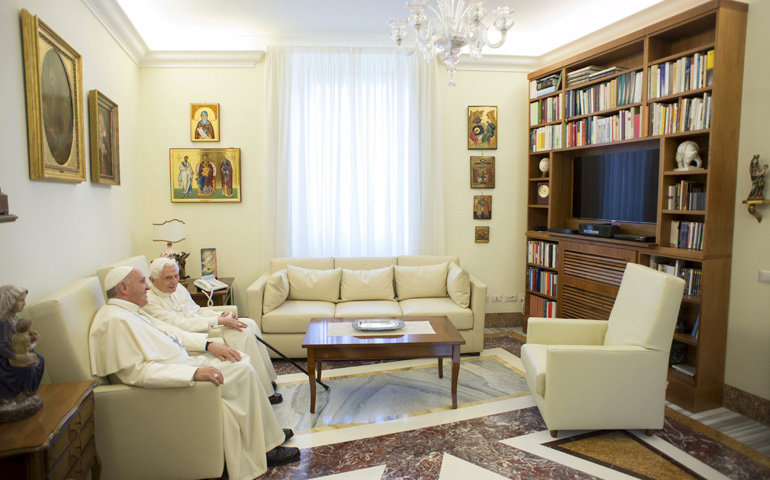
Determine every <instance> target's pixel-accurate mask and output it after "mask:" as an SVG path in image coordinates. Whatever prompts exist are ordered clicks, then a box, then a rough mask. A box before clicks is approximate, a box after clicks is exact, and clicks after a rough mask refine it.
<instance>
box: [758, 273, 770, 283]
mask: <svg viewBox="0 0 770 480" xmlns="http://www.w3.org/2000/svg"><path fill="white" fill-rule="evenodd" d="M759 283H770V270H760V271H759Z"/></svg>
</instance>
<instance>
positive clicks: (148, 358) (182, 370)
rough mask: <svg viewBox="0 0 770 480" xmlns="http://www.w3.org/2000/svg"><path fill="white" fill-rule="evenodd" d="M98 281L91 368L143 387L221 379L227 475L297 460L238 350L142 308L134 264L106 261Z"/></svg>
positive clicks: (143, 296) (287, 433)
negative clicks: (100, 293) (100, 298)
mask: <svg viewBox="0 0 770 480" xmlns="http://www.w3.org/2000/svg"><path fill="white" fill-rule="evenodd" d="M104 288H105V290H106V293H107V297H108V299H109V300H108V303H107V305H104V306H103V307H102V308H100V309H99V311H98V312H97V314H96V317H95V318H94V321H93V323H92V324H91V331H90V333H89V339H88V345H89V350H90V356H91V371H92V373H93V374H94V375H98V376H107V375H111V374H114V375H115V376H117V378H118V379H119V380H120V381H121V382H123V383H125V384H128V385H134V386H138V387H146V388H168V387H189V386H192V385H193V384H194V383H195V382H211V383H213V384H214V385H216V386H218V387H221V388H222V403H223V405H222V406H223V408H222V412H223V420H224V421H223V423H224V432H223V439H224V450H225V451H224V454H225V463H226V465H227V472H228V476H229V478H231V479H253V478H255V477H258V476H260V475H262V474H263V473H265V472H266V471H267V467H268V466H274V465H284V464H286V463H291V462H294V461H297V460H299V456H300V452H299V450H298V449H297V448H291V447H282V446H280V445H281V444H282V443H284V442H285V441H286V440H288V439H289V438H291V436H293V435H294V433H293V432H292V431H291V430H289V429H283V430H282V429H281V427H280V426H279V425H278V419H277V418H276V416H275V413H274V412H273V409H272V408H271V407H270V403H269V402H268V401H267V398H266V397H267V395H266V392H265V391H264V389H263V388H262V384H261V383H260V382H259V381H258V379H257V374H256V372H255V371H254V369H253V368H252V366H251V364H250V363H249V361H248V358H247V356H246V355H245V354H242V353H241V352H238V351H237V350H234V349H232V348H230V347H227V346H225V345H221V344H219V343H214V342H211V341H210V340H208V336H207V335H206V334H202V333H190V332H186V331H184V330H181V329H179V328H176V327H174V326H173V325H169V324H167V323H165V322H161V321H159V320H157V319H155V318H153V317H152V316H150V315H148V314H146V313H145V312H142V311H141V310H140V308H141V307H143V306H144V305H145V304H146V303H147V290H149V288H150V287H149V285H147V283H146V281H145V278H144V275H143V274H142V273H141V272H140V271H139V270H137V269H132V268H131V267H127V266H122V267H116V268H114V269H112V270H111V271H110V272H109V273H108V274H107V277H106V278H105V282H104ZM188 350H189V351H190V352H196V355H195V356H191V355H190V354H188Z"/></svg>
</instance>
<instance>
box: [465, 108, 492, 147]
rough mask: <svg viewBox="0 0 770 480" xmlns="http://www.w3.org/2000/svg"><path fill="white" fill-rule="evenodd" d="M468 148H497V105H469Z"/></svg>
mask: <svg viewBox="0 0 770 480" xmlns="http://www.w3.org/2000/svg"><path fill="white" fill-rule="evenodd" d="M468 149H469V150H497V107H492V106H480V107H479V106H477V107H468Z"/></svg>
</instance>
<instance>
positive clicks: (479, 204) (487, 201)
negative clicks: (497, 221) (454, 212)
mask: <svg viewBox="0 0 770 480" xmlns="http://www.w3.org/2000/svg"><path fill="white" fill-rule="evenodd" d="M491 218H492V195H474V196H473V219H474V220H489V219H491Z"/></svg>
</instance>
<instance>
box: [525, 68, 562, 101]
mask: <svg viewBox="0 0 770 480" xmlns="http://www.w3.org/2000/svg"><path fill="white" fill-rule="evenodd" d="M559 87H561V72H559V73H554V74H553V75H549V76H547V77H545V78H541V79H539V80H532V81H531V82H529V98H539V97H542V96H543V95H549V94H551V93H554V92H555V91H557V90H558V89H559Z"/></svg>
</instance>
